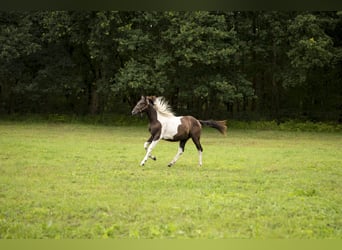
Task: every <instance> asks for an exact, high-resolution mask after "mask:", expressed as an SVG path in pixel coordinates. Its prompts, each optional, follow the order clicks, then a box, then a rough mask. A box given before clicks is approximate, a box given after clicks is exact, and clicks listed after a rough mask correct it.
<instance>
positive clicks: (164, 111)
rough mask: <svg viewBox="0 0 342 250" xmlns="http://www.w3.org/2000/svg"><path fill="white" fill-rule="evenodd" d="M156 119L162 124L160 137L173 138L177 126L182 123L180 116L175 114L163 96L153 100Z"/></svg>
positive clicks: (176, 131)
mask: <svg viewBox="0 0 342 250" xmlns="http://www.w3.org/2000/svg"><path fill="white" fill-rule="evenodd" d="M154 107H155V110H156V111H157V120H158V121H159V122H160V123H161V125H162V131H161V134H160V139H164V140H173V139H174V136H175V135H176V134H177V133H178V126H179V125H181V124H182V122H181V119H182V116H175V115H174V113H173V112H172V110H171V108H170V106H169V105H168V103H167V101H165V99H164V98H162V97H158V98H157V99H156V100H155V102H154Z"/></svg>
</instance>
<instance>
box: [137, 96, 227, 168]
mask: <svg viewBox="0 0 342 250" xmlns="http://www.w3.org/2000/svg"><path fill="white" fill-rule="evenodd" d="M143 112H145V113H146V114H147V117H148V119H149V131H150V133H151V137H150V138H149V139H148V140H147V141H146V142H145V143H144V148H145V150H146V155H145V157H144V159H143V160H142V161H141V163H140V166H144V165H145V163H146V161H147V159H148V158H151V159H153V160H156V159H157V158H156V157H155V156H152V154H151V153H152V150H153V148H154V147H155V146H156V145H157V143H158V142H159V141H160V140H166V141H179V142H180V143H179V149H178V152H177V154H176V155H175V157H174V158H173V160H172V161H171V162H170V163H169V165H168V166H169V167H171V166H172V165H174V164H175V163H176V161H177V160H178V158H179V157H180V156H181V155H182V154H183V152H184V147H185V144H186V142H187V141H188V140H189V139H190V138H191V139H192V141H193V142H194V144H195V145H196V148H197V150H198V153H199V165H200V166H202V152H203V148H202V146H201V143H200V137H201V130H202V125H206V126H209V127H212V128H215V129H217V130H218V131H219V132H220V133H222V134H226V130H227V126H226V121H212V120H209V121H202V120H197V119H196V118H194V117H192V116H175V115H174V113H173V112H172V111H171V108H170V106H169V105H168V103H167V102H166V101H165V99H164V98H163V97H156V96H142V97H141V99H140V100H139V101H138V103H137V104H136V106H135V107H134V108H133V110H132V115H136V114H142V113H143Z"/></svg>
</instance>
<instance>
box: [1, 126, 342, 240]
mask: <svg viewBox="0 0 342 250" xmlns="http://www.w3.org/2000/svg"><path fill="white" fill-rule="evenodd" d="M147 138H148V131H147V128H146V126H130V127H123V126H112V127H111V126H94V125H82V124H53V123H32V124H27V123H16V122H1V123H0V238H15V239H22V238H34V239H41V238H53V239H55V238H57V239H58V238H62V239H68V238H77V239H84V238H92V239H94V238H95V239H97V238H116V239H119V238H177V239H182V238H196V239H197V238H206V239H212V238H213V239H218V238H229V239H231V238H234V239H235V238H257V239H274V238H276V239H278V238H291V239H325V238H335V239H336V238H337V239H341V238H342V150H341V149H342V134H341V133H309V132H285V131H272V130H265V131H263V130H230V129H229V123H228V133H227V136H226V137H224V136H222V135H220V134H219V133H218V132H217V131H216V130H213V129H210V128H205V129H204V130H203V133H202V138H201V142H202V146H203V149H204V151H203V166H202V167H199V166H198V165H197V164H198V154H197V150H196V148H195V146H194V145H193V143H192V142H191V141H189V143H188V144H187V145H186V147H185V152H184V154H183V155H182V156H181V158H180V159H179V161H178V162H177V163H176V164H175V165H174V166H173V167H171V168H169V167H167V164H168V163H169V161H170V160H171V159H172V158H173V157H174V155H175V154H176V152H177V148H178V143H171V142H165V141H161V142H160V143H159V144H158V145H157V147H156V148H155V149H154V151H153V154H154V155H156V156H157V161H152V160H148V161H147V163H146V165H145V166H144V167H140V166H139V163H140V161H141V160H142V158H143V156H144V154H145V151H144V148H143V143H144V142H145V140H146V139H147Z"/></svg>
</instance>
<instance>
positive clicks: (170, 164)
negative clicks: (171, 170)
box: [167, 139, 188, 167]
mask: <svg viewBox="0 0 342 250" xmlns="http://www.w3.org/2000/svg"><path fill="white" fill-rule="evenodd" d="M187 140H188V139H186V140H182V141H180V143H179V148H178V152H177V154H176V155H175V157H174V158H173V160H172V161H171V162H170V163H169V165H167V166H168V167H171V166H172V165H174V164H175V163H176V161H177V160H178V158H179V157H180V156H181V155H182V154H183V152H184V148H185V143H186V142H187Z"/></svg>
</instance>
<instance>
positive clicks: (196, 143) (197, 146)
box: [191, 137, 203, 166]
mask: <svg viewBox="0 0 342 250" xmlns="http://www.w3.org/2000/svg"><path fill="white" fill-rule="evenodd" d="M191 139H192V141H193V142H194V143H195V145H196V148H197V150H198V161H199V165H200V166H202V152H203V148H202V145H201V142H200V138H199V137H191Z"/></svg>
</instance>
